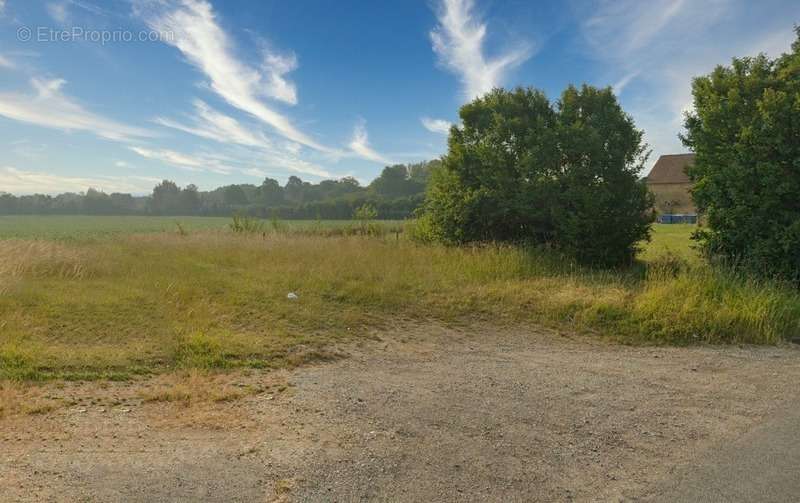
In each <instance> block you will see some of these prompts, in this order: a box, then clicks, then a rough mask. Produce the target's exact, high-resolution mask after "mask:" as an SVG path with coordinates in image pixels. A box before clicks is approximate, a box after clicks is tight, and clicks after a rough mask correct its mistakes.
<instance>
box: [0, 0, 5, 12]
mask: <svg viewBox="0 0 800 503" xmlns="http://www.w3.org/2000/svg"><path fill="white" fill-rule="evenodd" d="M5 12H6V0H0V16H2V15H3V14H5Z"/></svg>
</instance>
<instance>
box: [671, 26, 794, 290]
mask: <svg viewBox="0 0 800 503" xmlns="http://www.w3.org/2000/svg"><path fill="white" fill-rule="evenodd" d="M797 31H798V39H797V40H796V41H795V42H794V44H793V45H792V51H791V53H789V54H784V55H783V56H781V57H780V58H778V59H776V60H770V59H768V58H767V57H766V56H764V55H760V56H758V57H755V58H742V59H734V60H733V63H732V65H731V66H730V67H723V66H719V67H717V68H716V69H715V70H714V71H713V72H711V73H710V74H709V75H706V76H704V77H700V78H697V79H695V81H694V83H693V86H692V91H693V95H694V112H693V113H691V114H690V115H688V116H687V118H686V123H685V125H686V130H687V133H686V136H685V137H683V141H684V143H685V144H686V146H687V147H689V148H691V149H692V150H694V152H695V153H696V154H697V156H696V160H695V163H694V165H693V166H692V167H691V168H690V169H689V171H688V174H689V176H690V178H691V179H692V180H693V181H694V184H695V185H694V189H693V191H692V195H693V197H694V200H695V203H696V204H697V207H698V209H699V210H700V211H702V212H703V213H704V214H705V221H706V223H707V226H708V227H707V228H706V229H702V230H700V231H699V232H697V233H696V234H695V239H696V240H698V241H699V242H700V243H701V245H702V247H703V249H704V250H705V252H706V254H707V255H709V256H710V257H712V258H715V259H721V260H720V261H721V262H724V263H726V264H728V265H734V266H743V268H746V269H748V270H750V271H755V272H757V273H759V274H761V275H764V276H780V277H783V278H787V279H789V280H792V281H795V282H800V204H798V195H800V140H799V139H800V77H799V76H800V27H798V29H797Z"/></svg>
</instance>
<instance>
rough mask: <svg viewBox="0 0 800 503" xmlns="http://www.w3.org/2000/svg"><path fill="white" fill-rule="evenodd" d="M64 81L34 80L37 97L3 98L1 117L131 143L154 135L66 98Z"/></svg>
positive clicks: (0, 96) (15, 95) (11, 95)
mask: <svg viewBox="0 0 800 503" xmlns="http://www.w3.org/2000/svg"><path fill="white" fill-rule="evenodd" d="M65 84H66V81H64V80H62V79H50V80H47V79H37V78H34V79H32V80H31V86H32V87H33V89H34V91H35V92H34V94H32V95H30V94H21V93H3V94H0V115H2V116H4V117H7V118H9V119H13V120H17V121H20V122H27V123H29V124H36V125H38V126H42V127H48V128H52V129H60V130H62V131H88V132H91V133H93V134H95V135H97V136H100V137H102V138H107V139H109V140H116V141H128V140H131V139H133V138H144V137H151V136H153V135H152V134H151V133H149V132H147V131H145V130H143V129H139V128H135V127H131V126H127V125H124V124H121V123H119V122H116V121H114V120H111V119H108V118H105V117H103V116H100V115H97V114H94V113H92V112H90V111H88V110H86V109H85V108H83V106H81V105H80V104H78V103H77V102H75V101H74V100H73V99H71V98H69V97H68V96H66V95H64V94H63V93H62V92H61V89H62V88H63V87H64V85H65Z"/></svg>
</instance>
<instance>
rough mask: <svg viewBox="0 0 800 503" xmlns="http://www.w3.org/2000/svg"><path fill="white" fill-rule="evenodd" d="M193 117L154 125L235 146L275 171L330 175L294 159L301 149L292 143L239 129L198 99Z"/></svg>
mask: <svg viewBox="0 0 800 503" xmlns="http://www.w3.org/2000/svg"><path fill="white" fill-rule="evenodd" d="M194 108H195V114H194V116H193V117H192V118H191V119H190V122H191V124H185V123H181V122H178V121H175V120H172V119H166V118H163V117H159V118H156V119H155V122H156V123H158V124H160V125H162V126H165V127H169V128H172V129H176V130H179V131H183V132H185V133H189V134H192V135H195V136H199V137H201V138H206V139H209V140H214V141H216V142H218V143H221V144H224V145H230V144H236V145H241V146H244V147H249V148H252V149H255V150H257V151H258V152H257V154H256V156H257V158H258V159H259V160H260V159H262V158H263V159H264V162H266V163H268V164H269V165H271V166H274V167H276V168H283V169H288V170H290V171H295V172H297V173H304V174H309V175H313V176H317V177H323V178H329V177H332V174H331V173H330V172H329V171H327V170H325V169H324V168H322V167H321V166H318V165H316V164H314V163H311V162H308V161H305V160H302V159H300V158H299V157H298V155H299V154H300V152H301V150H302V146H300V145H299V144H297V143H294V142H285V141H282V142H280V143H276V142H274V141H272V140H270V139H269V138H267V137H266V135H264V134H263V133H261V132H259V131H257V130H255V129H253V128H248V127H245V126H243V125H242V124H241V123H240V122H239V121H237V120H236V119H234V118H233V117H229V116H227V115H225V114H223V113H221V112H219V111H217V110H214V109H213V108H211V107H210V106H209V105H208V104H206V103H205V102H203V101H201V100H195V102H194Z"/></svg>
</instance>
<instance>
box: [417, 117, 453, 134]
mask: <svg viewBox="0 0 800 503" xmlns="http://www.w3.org/2000/svg"><path fill="white" fill-rule="evenodd" d="M420 122H422V125H423V126H424V127H425V129H427V130H428V131H430V132H431V133H439V134H445V135H446V134H450V127H452V125H453V124H452V123H450V122H449V121H446V120H444V119H431V118H430V117H422V118H421V119H420Z"/></svg>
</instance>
